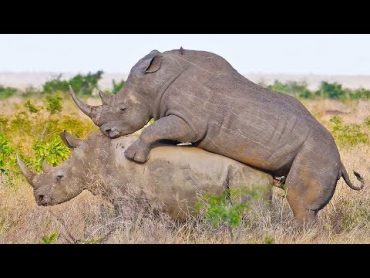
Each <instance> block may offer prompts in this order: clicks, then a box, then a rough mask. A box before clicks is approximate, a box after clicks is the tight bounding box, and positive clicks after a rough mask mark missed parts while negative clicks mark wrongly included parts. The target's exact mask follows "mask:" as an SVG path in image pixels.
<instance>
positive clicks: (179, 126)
mask: <svg viewBox="0 0 370 278" xmlns="http://www.w3.org/2000/svg"><path fill="white" fill-rule="evenodd" d="M161 139H167V140H176V141H180V142H191V141H192V140H193V139H194V132H193V131H192V129H191V128H190V127H189V125H188V124H187V123H186V122H185V121H184V120H183V119H181V118H179V117H177V116H174V115H170V116H167V117H164V118H160V119H159V120H158V121H156V122H155V123H154V124H152V125H150V126H148V127H146V128H145V129H144V130H143V132H142V133H141V135H140V137H139V139H137V140H136V141H135V142H134V143H133V144H132V145H131V146H130V147H128V148H127V150H126V151H125V156H126V157H127V158H128V159H130V160H133V161H136V162H140V163H144V162H146V161H147V160H148V158H149V153H150V146H151V144H152V143H154V142H155V141H158V140H161Z"/></svg>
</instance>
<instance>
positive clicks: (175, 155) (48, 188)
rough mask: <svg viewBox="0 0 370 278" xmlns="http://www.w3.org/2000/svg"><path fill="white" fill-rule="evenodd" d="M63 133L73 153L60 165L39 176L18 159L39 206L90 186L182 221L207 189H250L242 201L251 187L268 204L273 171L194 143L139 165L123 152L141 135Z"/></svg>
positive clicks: (159, 149)
mask: <svg viewBox="0 0 370 278" xmlns="http://www.w3.org/2000/svg"><path fill="white" fill-rule="evenodd" d="M61 137H62V139H63V141H64V142H65V143H66V144H67V145H68V146H69V147H70V148H73V152H72V155H71V157H70V158H69V159H68V160H67V161H65V162H63V163H62V164H61V165H59V166H57V167H54V168H53V167H51V166H46V169H45V170H44V172H43V173H41V174H38V175H36V174H34V173H32V172H31V171H30V170H29V169H28V168H27V167H26V166H25V164H24V163H23V162H22V160H20V158H18V165H19V167H20V169H21V170H22V173H23V174H24V176H25V177H26V178H27V180H28V182H29V183H30V184H31V185H32V186H33V188H34V196H35V200H36V202H37V204H38V205H43V206H48V205H56V204H60V203H63V202H66V201H68V200H70V199H72V198H74V197H76V196H77V195H79V194H80V193H81V192H82V191H83V190H89V191H91V192H92V193H93V194H99V195H102V196H103V197H104V198H105V199H107V200H108V201H110V202H111V203H113V204H114V205H115V206H116V207H119V203H120V200H122V197H123V195H124V194H125V193H127V192H128V191H129V192H130V197H132V198H140V199H145V200H147V201H148V202H150V204H154V203H155V204H156V205H154V207H158V208H159V209H163V210H164V211H165V212H167V213H169V215H170V216H172V217H173V218H174V219H184V218H185V217H186V216H187V215H188V213H187V212H190V213H191V212H193V211H192V209H193V207H194V204H195V202H196V201H197V197H199V196H200V195H201V194H204V193H212V194H222V193H223V192H224V191H225V189H226V188H230V189H232V188H242V189H245V190H246V193H245V195H244V196H241V199H240V200H239V201H243V200H244V201H245V200H247V199H248V196H249V195H248V192H247V190H253V189H254V190H259V191H260V192H261V193H262V197H263V198H264V200H266V201H268V202H269V201H270V200H271V197H272V185H273V179H272V177H271V176H270V175H268V174H266V173H263V172H260V171H258V170H255V169H252V168H250V167H248V166H246V165H244V164H242V163H240V162H237V161H235V160H232V159H229V158H227V157H223V156H220V155H217V154H213V153H210V152H206V151H204V150H202V149H199V148H195V147H192V146H176V145H168V144H159V143H158V144H156V146H155V147H154V149H153V150H152V158H151V160H150V161H148V163H145V164H137V163H135V162H132V161H130V160H128V159H127V158H126V157H125V156H124V154H123V152H122V150H124V149H126V148H127V147H128V146H130V144H132V143H133V142H134V141H135V140H136V139H137V136H135V135H129V136H126V137H120V138H118V139H114V140H110V139H109V138H108V137H106V136H104V135H102V134H94V135H91V136H90V137H89V138H88V139H86V140H80V139H77V138H75V137H73V136H72V135H70V134H68V133H66V132H64V133H62V134H61ZM249 192H250V191H249ZM121 203H122V202H121Z"/></svg>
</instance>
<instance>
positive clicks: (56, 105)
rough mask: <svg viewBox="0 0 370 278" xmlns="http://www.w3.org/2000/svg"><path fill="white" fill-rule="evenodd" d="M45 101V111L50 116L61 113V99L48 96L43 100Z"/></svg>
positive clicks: (57, 96) (55, 96) (56, 96)
mask: <svg viewBox="0 0 370 278" xmlns="http://www.w3.org/2000/svg"><path fill="white" fill-rule="evenodd" d="M45 101H46V110H48V111H49V112H50V114H55V113H57V112H60V111H62V109H63V105H62V97H61V96H59V95H56V94H54V95H48V96H47V97H46V98H45Z"/></svg>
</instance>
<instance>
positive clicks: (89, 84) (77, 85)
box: [68, 70, 103, 96]
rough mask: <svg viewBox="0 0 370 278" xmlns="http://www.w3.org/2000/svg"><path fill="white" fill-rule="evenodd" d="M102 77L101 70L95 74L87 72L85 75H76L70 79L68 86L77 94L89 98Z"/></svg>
mask: <svg viewBox="0 0 370 278" xmlns="http://www.w3.org/2000/svg"><path fill="white" fill-rule="evenodd" d="M102 75H103V71H101V70H100V71H98V72H96V73H90V72H89V73H88V74H87V75H82V74H78V75H76V76H74V77H73V78H72V79H70V80H69V81H68V84H70V85H71V86H72V87H73V89H74V90H75V91H76V93H77V94H79V95H85V96H91V95H92V92H93V90H94V88H96V87H97V85H98V82H99V80H100V79H101V78H102Z"/></svg>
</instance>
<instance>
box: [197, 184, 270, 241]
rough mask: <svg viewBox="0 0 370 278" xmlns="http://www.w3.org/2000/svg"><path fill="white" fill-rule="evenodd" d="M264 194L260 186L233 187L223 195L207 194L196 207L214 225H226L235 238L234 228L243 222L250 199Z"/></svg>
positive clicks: (231, 235)
mask: <svg viewBox="0 0 370 278" xmlns="http://www.w3.org/2000/svg"><path fill="white" fill-rule="evenodd" d="M262 194H263V191H262V190H261V189H260V188H259V187H253V189H249V188H243V187H240V188H233V189H229V190H225V192H224V193H223V194H221V195H215V194H205V195H203V196H202V198H201V199H200V200H199V201H198V202H197V204H196V209H197V210H198V212H200V213H202V214H203V215H204V217H205V220H206V221H207V222H209V223H210V224H211V225H212V226H213V227H215V228H218V227H220V226H226V227H227V228H228V230H229V233H230V237H231V240H233V239H234V235H233V229H234V228H236V227H238V226H239V225H240V224H241V220H242V217H243V215H244V214H245V213H246V212H247V210H248V209H249V208H250V202H249V201H248V200H257V199H260V198H261V197H262ZM246 196H247V197H248V199H246Z"/></svg>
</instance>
